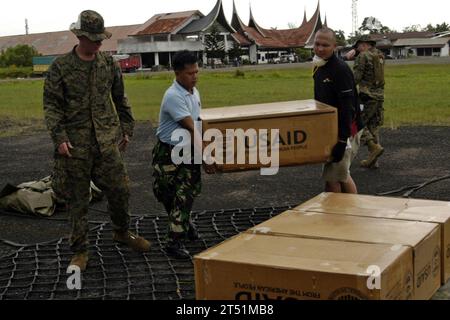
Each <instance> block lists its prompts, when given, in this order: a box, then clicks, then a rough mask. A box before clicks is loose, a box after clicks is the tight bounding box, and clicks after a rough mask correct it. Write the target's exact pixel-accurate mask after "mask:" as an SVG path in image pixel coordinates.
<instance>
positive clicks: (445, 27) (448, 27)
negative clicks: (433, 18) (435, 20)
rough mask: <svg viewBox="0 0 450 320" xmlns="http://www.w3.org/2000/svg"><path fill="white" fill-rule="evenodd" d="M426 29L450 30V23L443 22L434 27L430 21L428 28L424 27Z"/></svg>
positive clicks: (431, 30) (436, 30)
mask: <svg viewBox="0 0 450 320" xmlns="http://www.w3.org/2000/svg"><path fill="white" fill-rule="evenodd" d="M424 31H429V32H436V33H438V32H446V31H450V25H449V24H447V23H445V22H443V23H441V24H436V26H435V27H433V25H432V24H431V23H429V24H428V25H427V26H426V28H425V29H424Z"/></svg>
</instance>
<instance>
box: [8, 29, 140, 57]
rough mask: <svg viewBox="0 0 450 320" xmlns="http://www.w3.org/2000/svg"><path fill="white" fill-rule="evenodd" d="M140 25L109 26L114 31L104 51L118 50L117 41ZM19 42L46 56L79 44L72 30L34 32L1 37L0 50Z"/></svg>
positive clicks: (65, 50)
mask: <svg viewBox="0 0 450 320" xmlns="http://www.w3.org/2000/svg"><path fill="white" fill-rule="evenodd" d="M139 26H140V25H130V26H119V27H107V28H106V30H108V31H109V32H111V33H112V37H111V39H108V40H105V41H103V45H102V48H101V50H102V51H109V52H117V41H118V40H120V39H124V38H126V37H127V36H128V35H130V34H132V33H134V31H135V30H136V29H137V28H138V27H139ZM19 44H26V45H30V46H33V47H34V48H35V49H36V50H37V51H38V52H39V53H40V54H42V55H44V56H52V55H62V54H65V53H67V52H70V51H71V50H72V48H73V47H74V46H75V45H76V44H78V40H77V38H76V36H75V35H74V34H73V33H72V32H71V31H58V32H45V33H34V34H28V35H17V36H7V37H0V51H1V50H6V49H7V48H9V47H14V46H16V45H19Z"/></svg>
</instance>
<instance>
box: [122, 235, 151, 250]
mask: <svg viewBox="0 0 450 320" xmlns="http://www.w3.org/2000/svg"><path fill="white" fill-rule="evenodd" d="M113 240H114V241H117V242H120V243H123V244H126V245H127V246H129V247H130V248H131V249H133V250H134V251H137V252H148V251H150V246H151V244H150V242H149V241H147V240H145V239H144V238H142V237H139V236H137V235H135V234H133V233H131V232H130V231H125V232H119V231H114V232H113Z"/></svg>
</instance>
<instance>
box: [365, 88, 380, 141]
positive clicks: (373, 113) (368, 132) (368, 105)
mask: <svg viewBox="0 0 450 320" xmlns="http://www.w3.org/2000/svg"><path fill="white" fill-rule="evenodd" d="M360 99H361V102H362V104H363V105H364V110H363V112H362V114H361V117H362V120H363V122H364V123H365V124H366V128H365V129H364V133H363V136H362V138H361V144H368V143H369V141H373V142H374V143H380V128H381V126H382V125H383V124H384V108H383V101H380V100H375V99H372V98H370V97H368V96H367V95H365V94H361V95H360Z"/></svg>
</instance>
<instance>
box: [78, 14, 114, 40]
mask: <svg viewBox="0 0 450 320" xmlns="http://www.w3.org/2000/svg"><path fill="white" fill-rule="evenodd" d="M70 31H72V32H73V33H74V34H75V35H76V36H77V37H81V36H86V37H87V38H88V39H89V40H91V41H102V40H105V39H109V38H111V35H112V34H111V32H108V31H106V29H105V23H104V21H103V17H102V16H101V15H100V14H99V13H98V12H95V11H92V10H85V11H83V12H81V13H80V15H79V16H78V21H77V22H74V23H72V24H71V25H70Z"/></svg>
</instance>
